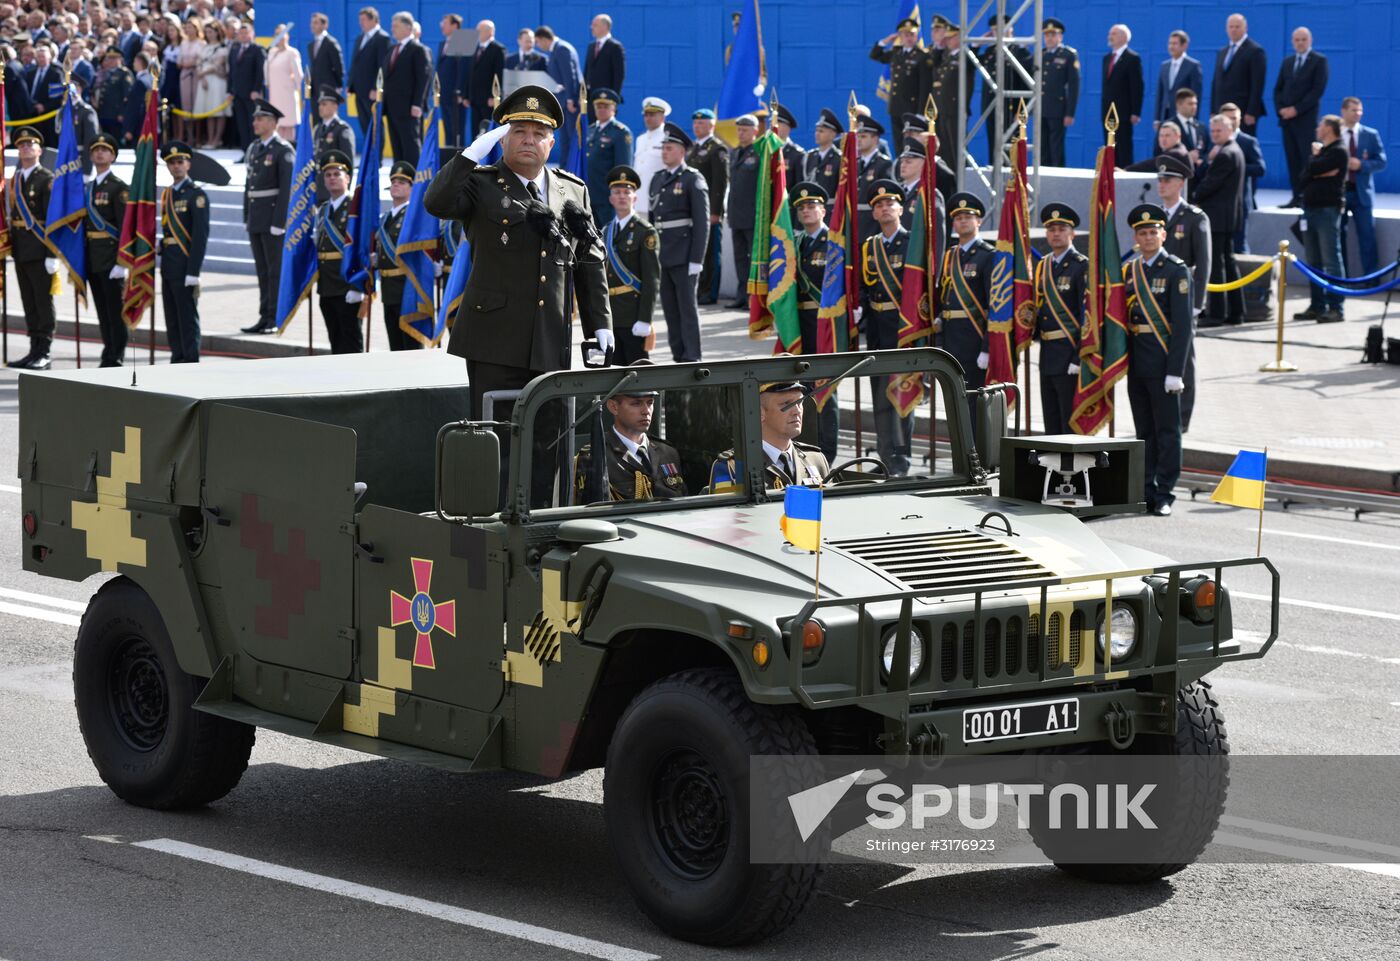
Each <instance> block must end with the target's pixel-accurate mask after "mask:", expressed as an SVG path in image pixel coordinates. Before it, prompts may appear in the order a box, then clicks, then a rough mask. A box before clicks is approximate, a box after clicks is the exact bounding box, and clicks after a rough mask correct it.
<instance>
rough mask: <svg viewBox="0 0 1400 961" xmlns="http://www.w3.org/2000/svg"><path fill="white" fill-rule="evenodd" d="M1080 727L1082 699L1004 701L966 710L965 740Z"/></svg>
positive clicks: (1058, 731) (1001, 739)
mask: <svg viewBox="0 0 1400 961" xmlns="http://www.w3.org/2000/svg"><path fill="white" fill-rule="evenodd" d="M1077 730H1079V698H1077V697H1064V698H1059V699H1057V700H1054V701H1031V702H1029V703H1026V704H1004V705H1002V706H1000V707H979V708H969V709H968V710H966V711H963V743H964V744H976V743H978V742H980V741H1004V740H1007V739H1009V738H1013V737H1030V736H1033V735H1036V734H1061V733H1063V732H1065V731H1077Z"/></svg>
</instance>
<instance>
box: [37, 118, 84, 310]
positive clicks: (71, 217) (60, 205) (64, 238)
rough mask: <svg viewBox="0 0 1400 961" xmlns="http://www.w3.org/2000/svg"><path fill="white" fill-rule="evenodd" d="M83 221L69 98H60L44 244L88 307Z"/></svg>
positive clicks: (80, 172) (80, 166)
mask: <svg viewBox="0 0 1400 961" xmlns="http://www.w3.org/2000/svg"><path fill="white" fill-rule="evenodd" d="M86 219H87V190H86V188H85V186H84V184H83V164H82V160H81V159H80V158H79V156H78V138H77V135H76V134H75V133H74V130H73V100H72V97H71V95H70V96H68V97H64V98H63V129H62V131H61V132H60V133H59V135H58V157H57V159H56V160H55V162H54V177H53V187H52V188H50V192H49V209H48V211H47V212H46V214H45V217H44V223H45V224H46V226H45V228H44V243H45V245H47V246H48V248H49V249H50V250H51V251H53V255H54V256H55V257H57V258H58V260H59V263H61V264H62V265H63V267H64V268H65V269H66V270H67V271H68V279H69V281H70V282H71V283H72V284H73V289H74V290H76V291H77V292H78V297H79V298H80V299H81V300H82V301H83V303H87V247H86V246H85V241H84V237H83V231H84V229H85V227H86V226H87V225H86V223H85V221H86Z"/></svg>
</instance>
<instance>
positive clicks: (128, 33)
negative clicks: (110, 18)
mask: <svg viewBox="0 0 1400 961" xmlns="http://www.w3.org/2000/svg"><path fill="white" fill-rule="evenodd" d="M143 19H144V18H143ZM121 26H122V29H121V33H120V34H118V35H117V46H119V47H120V48H121V52H122V60H124V61H126V65H127V67H131V65H132V61H134V60H135V59H136V55H137V54H138V53H140V52H141V44H142V43H144V42H145V39H146V38H145V36H144V34H145V31H144V30H137V29H136V20H135V18H134V17H132V15H131V11H129V10H123V11H122V13H121Z"/></svg>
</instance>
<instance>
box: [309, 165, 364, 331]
mask: <svg viewBox="0 0 1400 961" xmlns="http://www.w3.org/2000/svg"><path fill="white" fill-rule="evenodd" d="M320 164H321V178H322V181H323V182H324V183H325V185H326V200H325V202H324V203H323V204H321V206H320V207H319V208H318V209H317V211H316V260H317V271H316V287H317V294H318V295H319V296H320V299H321V317H322V318H323V319H324V320H325V322H326V334H327V336H328V337H329V338H330V341H331V353H333V354H358V353H361V352H362V351H363V350H364V349H365V345H364V338H363V336H362V335H361V333H360V302H361V301H363V300H364V299H365V295H364V293H363V292H361V291H359V290H357V289H355V288H354V287H352V286H350V284H349V283H348V282H347V281H346V280H345V274H344V272H343V270H342V268H343V267H344V263H343V261H344V260H345V248H346V245H348V244H349V242H350V237H349V235H348V234H347V233H346V229H347V225H348V223H349V220H350V200H349V195H348V194H347V193H346V191H347V190H348V189H349V187H350V158H349V157H348V156H347V155H345V154H343V153H341V152H340V151H339V150H327V151H326V152H325V153H323V154H322V155H321V160H320Z"/></svg>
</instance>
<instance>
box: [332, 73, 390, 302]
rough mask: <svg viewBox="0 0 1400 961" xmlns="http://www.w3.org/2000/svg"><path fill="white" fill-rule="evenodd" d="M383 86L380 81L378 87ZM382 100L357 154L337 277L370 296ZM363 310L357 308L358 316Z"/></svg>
mask: <svg viewBox="0 0 1400 961" xmlns="http://www.w3.org/2000/svg"><path fill="white" fill-rule="evenodd" d="M380 86H381V88H382V86H383V84H382V82H381V84H380ZM383 103H384V98H383V97H380V98H379V99H378V100H376V101H375V102H374V119H373V121H372V122H371V123H370V125H369V135H368V136H367V137H365V149H364V151H363V152H362V153H361V154H360V166H359V169H357V170H356V171H355V192H354V196H352V197H351V198H350V216H349V218H348V219H347V221H346V224H345V236H346V237H347V238H349V239H348V241H347V242H346V244H345V259H344V260H343V261H341V264H340V269H341V274H342V276H343V277H344V278H345V280H346V282H347V283H349V284H350V285H351V286H352V287H353V286H358V287H361V288H363V289H364V291H365V293H367V294H372V293H374V275H373V274H371V273H370V269H369V255H370V251H372V250H373V249H374V235H375V232H376V231H378V229H379V162H380V160H381V158H382V157H383V155H384V140H383V127H384V113H383V110H384V108H383ZM365 309H367V308H363V307H362V308H361V316H363V315H364V314H363V311H364V310H365Z"/></svg>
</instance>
